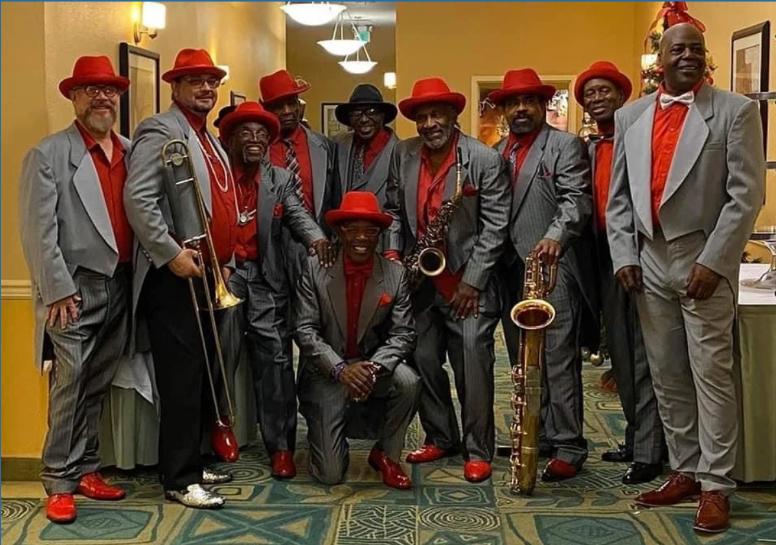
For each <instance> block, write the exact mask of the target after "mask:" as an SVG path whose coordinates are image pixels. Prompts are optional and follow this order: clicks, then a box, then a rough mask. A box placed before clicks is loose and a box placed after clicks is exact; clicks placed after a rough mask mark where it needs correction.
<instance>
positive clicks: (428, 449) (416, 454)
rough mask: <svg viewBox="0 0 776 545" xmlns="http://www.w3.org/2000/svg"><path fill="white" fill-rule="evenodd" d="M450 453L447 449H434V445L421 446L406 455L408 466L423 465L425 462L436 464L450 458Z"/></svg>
mask: <svg viewBox="0 0 776 545" xmlns="http://www.w3.org/2000/svg"><path fill="white" fill-rule="evenodd" d="M451 454H452V453H451V452H450V451H449V450H448V449H443V448H439V447H436V446H434V445H429V444H426V445H423V446H422V447H420V448H419V449H418V450H413V451H412V452H410V453H409V454H408V455H407V462H409V463H410V464H425V463H426V462H436V461H437V460H440V459H442V458H444V457H445V456H450V455H451Z"/></svg>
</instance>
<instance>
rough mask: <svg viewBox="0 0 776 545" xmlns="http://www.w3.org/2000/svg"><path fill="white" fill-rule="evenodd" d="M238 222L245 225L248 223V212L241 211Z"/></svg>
mask: <svg viewBox="0 0 776 545" xmlns="http://www.w3.org/2000/svg"><path fill="white" fill-rule="evenodd" d="M237 222H238V223H239V224H240V225H245V224H246V223H248V214H246V213H245V212H240V218H239V219H238V220H237Z"/></svg>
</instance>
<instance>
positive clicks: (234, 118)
mask: <svg viewBox="0 0 776 545" xmlns="http://www.w3.org/2000/svg"><path fill="white" fill-rule="evenodd" d="M246 121H255V122H257V123H261V124H262V125H264V126H265V127H267V130H268V131H269V141H270V142H273V141H274V140H275V138H277V136H278V134H279V133H280V121H278V118H277V117H275V115H274V114H271V113H269V112H268V111H267V110H265V109H264V108H263V107H262V106H261V104H259V103H258V102H253V101H246V102H243V103H241V104H239V105H238V106H237V108H235V109H234V110H233V111H231V112H229V113H228V114H226V116H225V117H224V118H223V119H222V120H221V123H219V125H218V134H219V135H220V136H221V138H222V139H223V140H224V141H225V142H228V141H229V138H230V136H231V132H232V130H233V129H235V128H236V127H237V126H238V125H239V124H240V123H245V122H246Z"/></svg>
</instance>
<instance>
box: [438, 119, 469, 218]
mask: <svg viewBox="0 0 776 545" xmlns="http://www.w3.org/2000/svg"><path fill="white" fill-rule="evenodd" d="M457 146H458V148H460V149H461V187H463V184H464V181H465V180H466V179H467V175H468V166H469V145H468V142H467V141H466V136H464V135H463V133H460V134H459V135H458V143H457ZM453 153H456V150H455V149H454V150H453ZM456 178H457V176H456V172H455V160H453V166H452V167H450V170H448V171H447V176H445V191H444V193H443V196H442V203H443V204H444V203H445V202H447V201H449V200H450V199H452V198H453V195H455V186H456V182H457V179H456Z"/></svg>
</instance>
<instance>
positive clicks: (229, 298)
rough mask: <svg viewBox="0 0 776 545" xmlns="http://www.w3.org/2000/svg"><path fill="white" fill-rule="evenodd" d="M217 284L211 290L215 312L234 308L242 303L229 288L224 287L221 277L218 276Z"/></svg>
mask: <svg viewBox="0 0 776 545" xmlns="http://www.w3.org/2000/svg"><path fill="white" fill-rule="evenodd" d="M218 277H219V278H218V280H216V282H218V283H217V284H216V285H215V287H214V289H213V308H214V309H215V310H220V309H226V308H231V307H236V306H237V305H239V304H240V303H242V299H240V298H239V297H237V296H235V295H234V294H233V293H232V292H231V291H229V288H227V287H226V283H225V282H224V278H223V276H221V275H220V274H219V275H218Z"/></svg>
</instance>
